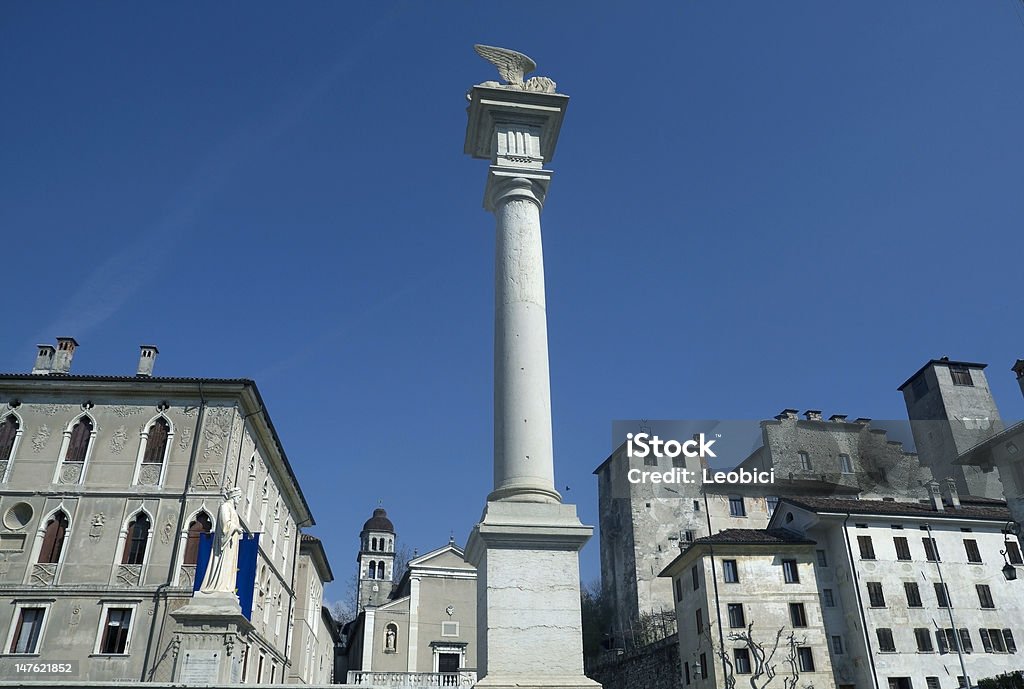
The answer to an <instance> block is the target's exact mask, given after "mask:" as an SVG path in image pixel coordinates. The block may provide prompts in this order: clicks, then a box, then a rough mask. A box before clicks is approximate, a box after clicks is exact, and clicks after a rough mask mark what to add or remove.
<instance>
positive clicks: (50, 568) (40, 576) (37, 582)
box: [28, 564, 57, 586]
mask: <svg viewBox="0 0 1024 689" xmlns="http://www.w3.org/2000/svg"><path fill="white" fill-rule="evenodd" d="M56 578H57V565H56V564H36V565H32V575H31V576H30V577H29V582H28V583H29V585H31V586H53V583H54V580H55V579H56Z"/></svg>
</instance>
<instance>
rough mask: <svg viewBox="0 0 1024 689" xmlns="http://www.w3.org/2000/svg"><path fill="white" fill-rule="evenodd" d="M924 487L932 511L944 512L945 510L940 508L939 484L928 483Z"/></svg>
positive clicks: (936, 482) (935, 482)
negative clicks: (930, 502)
mask: <svg viewBox="0 0 1024 689" xmlns="http://www.w3.org/2000/svg"><path fill="white" fill-rule="evenodd" d="M925 487H926V488H927V489H928V497H929V498H930V499H931V501H932V509H933V510H935V511H936V512H943V511H945V508H944V507H943V506H942V493H940V492H939V482H938V481H934V480H932V481H929V482H928V483H927V485H926V486H925Z"/></svg>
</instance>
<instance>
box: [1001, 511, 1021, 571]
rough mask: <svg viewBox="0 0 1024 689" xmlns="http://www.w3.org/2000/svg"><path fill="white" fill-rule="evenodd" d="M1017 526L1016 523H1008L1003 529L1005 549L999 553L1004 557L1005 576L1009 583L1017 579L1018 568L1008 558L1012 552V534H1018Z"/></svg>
mask: <svg viewBox="0 0 1024 689" xmlns="http://www.w3.org/2000/svg"><path fill="white" fill-rule="evenodd" d="M1018 528H1019V527H1017V525H1016V524H1015V523H1014V522H1007V523H1006V526H1005V527H1003V546H1004V548H1003V549H1002V550H1000V551H999V554H1000V555H1002V556H1003V562H1004V563H1006V564H1004V565H1003V576H1004V577H1006V580H1007V581H1014V580H1016V579H1017V568H1016V567H1014V566H1013V565H1012V564H1010V558H1009V557H1007V553H1009V552H1010V534H1011V533H1016V531H1017V529H1018Z"/></svg>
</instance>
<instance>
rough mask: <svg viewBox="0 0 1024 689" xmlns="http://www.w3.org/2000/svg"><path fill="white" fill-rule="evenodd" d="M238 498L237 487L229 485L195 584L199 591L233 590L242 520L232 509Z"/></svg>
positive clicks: (229, 591) (239, 491)
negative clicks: (202, 570)
mask: <svg viewBox="0 0 1024 689" xmlns="http://www.w3.org/2000/svg"><path fill="white" fill-rule="evenodd" d="M241 498H242V489H241V488H232V489H230V490H229V491H228V493H227V499H226V500H225V501H224V502H223V503H221V506H220V509H219V510H218V512H217V529H216V532H215V533H214V537H213V549H212V550H211V552H210V564H209V566H208V567H207V568H206V575H205V576H204V577H203V583H202V585H201V586H200V587H199V591H200V593H232V594H233V593H235V577H236V575H237V572H238V543H239V541H240V540H241V537H242V521H241V520H240V519H239V518H238V511H237V510H236V509H235V507H236V505H238V503H239V501H240V500H241Z"/></svg>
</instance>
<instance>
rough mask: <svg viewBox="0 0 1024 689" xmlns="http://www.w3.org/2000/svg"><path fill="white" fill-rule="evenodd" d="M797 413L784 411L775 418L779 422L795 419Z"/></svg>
mask: <svg viewBox="0 0 1024 689" xmlns="http://www.w3.org/2000/svg"><path fill="white" fill-rule="evenodd" d="M796 413H797V412H796V409H783V410H782V412H781V413H779V414H778V415H777V416H776V417H775V418H776V419H778V420H779V421H782V420H783V419H795V418H796Z"/></svg>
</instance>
